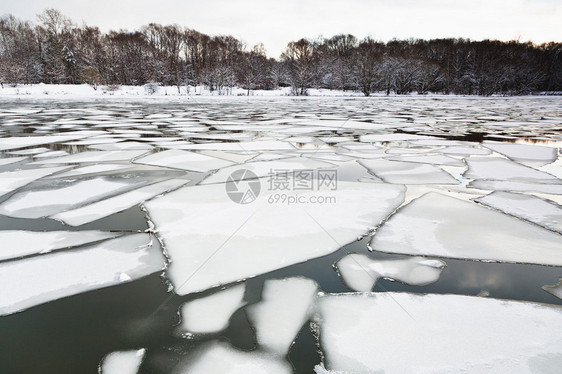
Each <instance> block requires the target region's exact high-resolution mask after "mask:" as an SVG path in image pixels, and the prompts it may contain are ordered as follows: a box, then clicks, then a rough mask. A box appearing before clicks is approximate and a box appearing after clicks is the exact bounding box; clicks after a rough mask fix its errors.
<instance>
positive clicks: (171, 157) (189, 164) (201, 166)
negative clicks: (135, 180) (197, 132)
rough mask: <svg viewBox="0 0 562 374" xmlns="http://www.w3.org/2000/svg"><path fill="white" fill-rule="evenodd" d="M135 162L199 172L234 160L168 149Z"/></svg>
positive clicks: (224, 165)
mask: <svg viewBox="0 0 562 374" xmlns="http://www.w3.org/2000/svg"><path fill="white" fill-rule="evenodd" d="M135 163H136V164H144V165H153V166H164V167H168V168H173V169H182V170H192V171H198V172H208V171H210V170H215V169H220V168H223V167H226V166H230V165H233V163H232V162H230V161H226V160H223V159H220V158H216V157H211V156H205V155H202V154H199V153H195V152H189V151H181V150H168V151H162V152H158V153H154V154H151V155H149V156H146V157H143V158H140V159H138V160H135Z"/></svg>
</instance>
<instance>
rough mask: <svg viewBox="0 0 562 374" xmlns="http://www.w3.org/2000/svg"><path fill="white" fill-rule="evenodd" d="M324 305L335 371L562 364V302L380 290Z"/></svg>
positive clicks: (541, 369)
mask: <svg viewBox="0 0 562 374" xmlns="http://www.w3.org/2000/svg"><path fill="white" fill-rule="evenodd" d="M318 309H319V316H318V322H317V323H318V325H319V336H320V347H321V349H322V351H323V352H324V355H325V361H324V365H325V366H326V369H329V370H333V371H342V372H345V373H353V374H359V373H361V374H363V373H382V372H384V373H388V374H393V373H413V372H416V373H417V372H427V373H460V372H462V373H475V374H476V373H478V374H479V373H483V372H493V373H554V372H557V370H558V369H559V368H560V347H561V346H562V336H561V335H560V333H559V332H560V331H562V308H560V307H557V306H547V305H544V304H534V303H526V302H518V301H506V300H497V299H491V298H485V297H472V296H460V295H416V294H409V293H388V292H384V293H380V292H379V293H372V294H344V295H327V296H323V297H320V298H319V302H318ZM405 352H406V353H407V359H405V356H404V354H405ZM412 368H416V369H415V370H413V369H412ZM318 369H319V370H320V368H318ZM317 372H321V371H317Z"/></svg>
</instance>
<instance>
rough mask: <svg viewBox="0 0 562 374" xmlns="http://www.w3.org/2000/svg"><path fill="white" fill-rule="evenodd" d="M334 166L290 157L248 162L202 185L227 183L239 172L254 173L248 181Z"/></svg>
mask: <svg viewBox="0 0 562 374" xmlns="http://www.w3.org/2000/svg"><path fill="white" fill-rule="evenodd" d="M333 167H334V164H332V163H329V162H325V161H318V160H313V159H310V158H305V157H290V158H283V159H277V160H272V161H256V162H246V163H245V164H243V165H233V166H230V167H226V168H223V169H220V170H219V171H217V172H216V173H215V174H213V175H210V176H209V177H207V178H206V179H205V180H203V182H201V183H200V184H213V183H225V182H226V181H227V180H228V178H229V176H230V175H231V174H232V173H234V172H236V171H237V170H241V169H244V170H249V171H251V172H252V173H253V175H252V174H250V173H246V174H245V175H246V177H244V178H247V179H250V178H255V177H267V176H269V177H272V178H273V179H275V175H277V174H278V173H284V172H285V173H288V175H289V177H290V176H291V175H292V174H293V171H298V170H317V169H322V168H324V169H325V168H333Z"/></svg>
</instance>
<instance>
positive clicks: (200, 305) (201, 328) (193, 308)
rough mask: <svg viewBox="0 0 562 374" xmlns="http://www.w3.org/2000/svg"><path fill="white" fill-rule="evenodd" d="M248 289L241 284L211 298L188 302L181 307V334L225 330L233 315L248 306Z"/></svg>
mask: <svg viewBox="0 0 562 374" xmlns="http://www.w3.org/2000/svg"><path fill="white" fill-rule="evenodd" d="M245 290H246V287H245V285H244V284H239V285H235V286H232V287H230V288H227V289H226V290H221V291H219V292H216V293H214V294H212V295H210V296H206V297H202V298H199V299H195V300H192V301H188V302H187V303H185V304H183V305H182V306H181V307H180V311H179V313H180V318H181V322H180V325H179V327H178V329H177V331H178V332H180V333H190V334H209V333H215V332H219V331H221V330H224V329H225V328H227V326H228V321H229V319H230V317H231V316H232V314H233V313H234V312H235V311H236V310H237V309H239V308H241V307H242V306H244V305H245V304H246V302H245V301H244V292H245Z"/></svg>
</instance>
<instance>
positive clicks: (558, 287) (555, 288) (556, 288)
mask: <svg viewBox="0 0 562 374" xmlns="http://www.w3.org/2000/svg"><path fill="white" fill-rule="evenodd" d="M542 289H543V290H545V291H546V292H548V293H551V294H553V295H554V296H556V297H557V298H559V299H562V279H560V280H559V281H558V283H556V284H553V285H552V286H549V285H546V286H542Z"/></svg>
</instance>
